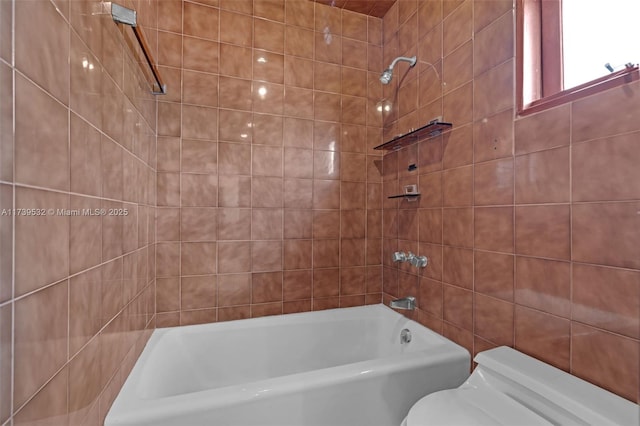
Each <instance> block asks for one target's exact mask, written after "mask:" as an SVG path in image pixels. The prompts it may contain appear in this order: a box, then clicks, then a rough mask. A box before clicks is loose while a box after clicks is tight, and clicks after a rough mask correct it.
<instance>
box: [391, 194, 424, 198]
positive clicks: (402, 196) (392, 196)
mask: <svg viewBox="0 0 640 426" xmlns="http://www.w3.org/2000/svg"><path fill="white" fill-rule="evenodd" d="M420 195H421V194H398V195H389V196H388V197H387V198H416V197H419V196H420Z"/></svg>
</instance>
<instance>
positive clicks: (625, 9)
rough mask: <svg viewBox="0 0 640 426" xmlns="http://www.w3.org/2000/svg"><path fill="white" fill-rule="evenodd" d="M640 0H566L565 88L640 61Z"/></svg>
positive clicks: (564, 31) (564, 12)
mask: <svg viewBox="0 0 640 426" xmlns="http://www.w3.org/2000/svg"><path fill="white" fill-rule="evenodd" d="M639 17H640V0H606V1H603V0H562V38H563V40H562V41H563V48H562V50H563V60H564V64H563V67H564V89H565V90H566V89H571V88H572V87H575V86H578V85H580V84H582V83H586V82H588V81H591V80H593V79H596V78H599V77H602V76H604V75H606V74H608V73H609V71H608V70H607V68H606V67H605V64H610V66H611V67H612V68H613V69H614V71H618V70H620V69H623V68H624V66H625V64H627V63H629V62H631V63H633V64H637V63H639V62H640V34H639V33H638V19H639Z"/></svg>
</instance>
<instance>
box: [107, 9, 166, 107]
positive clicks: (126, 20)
mask: <svg viewBox="0 0 640 426" xmlns="http://www.w3.org/2000/svg"><path fill="white" fill-rule="evenodd" d="M107 6H110V11H111V18H112V19H113V21H114V22H116V23H118V24H124V25H128V26H130V27H131V29H132V30H133V34H134V35H135V36H136V40H137V41H138V43H139V44H140V48H141V50H142V54H143V55H144V59H145V60H146V61H147V64H148V65H149V69H150V70H151V74H153V78H154V80H155V81H156V82H155V84H156V85H157V86H158V90H151V93H152V94H154V95H166V94H167V85H166V84H164V82H163V80H162V77H161V76H160V71H159V70H158V67H157V66H156V64H155V61H154V60H153V57H152V56H151V51H150V49H149V45H148V44H147V40H146V39H145V38H144V34H143V33H142V31H141V30H140V29H139V28H138V16H137V13H136V11H135V10H133V9H129V8H126V7H124V6H121V5H119V4H117V3H113V2H112V3H110V4H107Z"/></svg>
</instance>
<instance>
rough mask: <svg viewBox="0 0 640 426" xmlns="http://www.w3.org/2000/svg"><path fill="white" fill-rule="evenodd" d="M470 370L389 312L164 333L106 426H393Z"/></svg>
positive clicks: (455, 351)
mask: <svg viewBox="0 0 640 426" xmlns="http://www.w3.org/2000/svg"><path fill="white" fill-rule="evenodd" d="M405 328H406V329H408V330H410V332H411V335H412V340H411V342H410V343H406V344H401V343H400V333H401V331H402V330H403V329H405ZM469 365H470V357H469V353H468V352H467V351H466V350H465V349H463V348H462V347H460V346H458V345H456V344H455V343H453V342H451V341H449V340H447V339H445V338H444V337H442V336H440V335H438V334H436V333H434V332H432V331H431V330H429V329H427V328H425V327H423V326H421V325H420V324H418V323H416V322H414V321H411V320H408V319H407V318H405V317H404V316H402V315H399V314H397V313H396V312H394V311H392V310H391V309H389V308H387V307H385V306H383V305H373V306H362V307H356V308H347V309H334V310H328V311H320V312H309V313H302V314H291V315H283V316H276V317H265V318H256V319H250V320H241V321H232V322H226V323H218V324H204V325H196V326H188V327H175V328H165V329H158V330H155V331H154V333H153V335H152V336H151V339H150V340H149V342H148V343H147V346H146V347H145V349H144V351H143V352H142V355H141V356H140V358H139V359H138V361H137V363H136V365H135V367H134V368H133V370H132V371H131V374H130V375H129V377H128V378H127V380H126V382H125V384H124V386H123V388H122V390H121V391H120V394H119V395H118V397H117V398H116V400H115V402H114V403H113V406H112V407H111V410H110V411H109V413H108V415H107V418H106V420H105V425H106V426H114V425H154V426H161V425H167V426H168V425H171V426H176V425H181V426H195V425H220V426H232V425H260V426H262V425H273V426H288V425H291V426H294V425H295V426H316V425H317V426H339V425H345V426H357V425H362V426H375V425H380V426H392V425H393V426H397V425H399V424H400V422H401V421H402V419H403V418H404V416H405V415H406V414H407V412H408V411H409V408H411V406H412V405H413V404H414V403H415V402H416V401H417V400H418V399H420V398H421V397H423V396H424V395H426V394H428V393H431V392H435V391H437V390H441V389H446V388H454V387H457V386H459V385H460V384H462V382H464V380H465V379H466V378H467V377H468V376H469Z"/></svg>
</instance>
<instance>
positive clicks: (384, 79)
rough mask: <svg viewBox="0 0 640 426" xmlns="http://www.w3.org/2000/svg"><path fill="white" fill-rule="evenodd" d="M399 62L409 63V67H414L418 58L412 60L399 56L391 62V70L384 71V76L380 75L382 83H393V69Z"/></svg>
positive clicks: (413, 57)
mask: <svg viewBox="0 0 640 426" xmlns="http://www.w3.org/2000/svg"><path fill="white" fill-rule="evenodd" d="M399 61H405V62H409V66H410V67H412V66H414V65H415V64H416V62H417V58H416V57H415V56H412V57H411V58H407V57H405V56H398V57H397V58H395V59H394V60H393V62H391V65H389V68H387V69H386V70H384V71H382V74H380V83H382V84H389V83H390V82H391V79H392V78H393V67H395V66H396V64H397V63H398V62H399Z"/></svg>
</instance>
